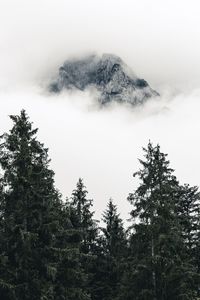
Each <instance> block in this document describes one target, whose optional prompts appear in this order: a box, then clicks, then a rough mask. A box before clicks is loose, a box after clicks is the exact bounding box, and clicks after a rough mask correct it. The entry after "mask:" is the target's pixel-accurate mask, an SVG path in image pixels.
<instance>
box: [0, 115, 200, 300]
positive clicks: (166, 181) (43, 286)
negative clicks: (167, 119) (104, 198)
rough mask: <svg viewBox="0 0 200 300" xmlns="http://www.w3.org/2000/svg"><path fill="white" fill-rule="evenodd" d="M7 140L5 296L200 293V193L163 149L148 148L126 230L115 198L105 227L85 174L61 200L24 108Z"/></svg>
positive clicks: (147, 299) (147, 297)
mask: <svg viewBox="0 0 200 300" xmlns="http://www.w3.org/2000/svg"><path fill="white" fill-rule="evenodd" d="M10 118H11V120H12V121H13V127H12V128H11V130H10V131H9V132H8V133H4V134H3V135H1V136H0V170H1V172H0V174H1V176H0V299H1V300H4V299H5V300H30V299H31V300H179V299H180V300H190V299H200V192H199V190H198V187H197V186H190V185H188V184H185V185H181V184H180V183H179V181H178V179H177V178H176V176H175V175H174V170H173V169H172V168H171V167H170V162H169V160H168V158H167V155H166V154H165V153H162V152H161V149H160V146H159V145H156V146H154V145H153V144H152V143H151V142H149V144H148V145H147V147H146V148H144V149H143V153H144V156H143V158H142V159H140V160H139V162H140V169H139V170H138V171H137V172H136V173H134V175H133V176H134V177H137V178H138V179H139V184H138V187H137V189H136V190H135V191H133V192H132V193H130V194H129V195H128V201H129V202H130V203H131V205H132V210H131V212H130V215H131V218H130V226H129V227H128V229H127V228H124V225H123V220H122V219H121V218H120V214H119V213H118V210H117V206H116V205H115V204H114V202H113V201H112V200H111V199H110V200H109V201H108V205H107V208H106V209H105V211H104V213H103V216H102V221H103V224H104V226H103V225H102V226H100V225H99V224H100V223H99V221H98V220H96V219H95V217H94V211H93V209H92V206H93V201H92V200H91V199H88V196H87V193H88V192H87V189H86V187H85V186H84V183H83V180H82V179H79V180H78V183H77V186H76V187H75V189H74V191H73V192H72V195H71V197H70V198H69V199H66V200H65V201H63V199H62V196H61V194H60V193H59V191H58V190H57V189H56V187H55V183H54V172H53V171H52V170H51V169H50V167H49V163H50V159H49V157H48V149H47V148H45V147H44V145H43V144H42V143H40V142H39V141H38V140H37V129H34V128H33V124H32V123H31V122H30V121H29V118H28V116H27V114H26V112H25V111H24V110H22V111H21V113H20V114H19V115H17V116H14V115H12V116H10Z"/></svg>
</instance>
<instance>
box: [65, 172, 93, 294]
mask: <svg viewBox="0 0 200 300" xmlns="http://www.w3.org/2000/svg"><path fill="white" fill-rule="evenodd" d="M87 194H88V192H87V190H86V188H85V186H84V184H83V180H82V179H81V178H79V180H78V182H77V185H76V189H75V190H74V191H73V192H72V197H71V202H70V216H71V220H72V224H73V226H74V228H76V230H78V231H79V233H80V236H81V243H80V253H81V256H80V261H81V264H82V266H83V268H84V272H85V274H87V276H86V277H85V280H86V287H87V291H88V293H89V294H90V295H91V297H92V298H93V282H94V276H95V273H96V269H95V263H96V248H97V237H98V227H97V221H96V220H94V218H93V216H94V212H93V211H92V206H93V201H92V200H91V199H88V198H87Z"/></svg>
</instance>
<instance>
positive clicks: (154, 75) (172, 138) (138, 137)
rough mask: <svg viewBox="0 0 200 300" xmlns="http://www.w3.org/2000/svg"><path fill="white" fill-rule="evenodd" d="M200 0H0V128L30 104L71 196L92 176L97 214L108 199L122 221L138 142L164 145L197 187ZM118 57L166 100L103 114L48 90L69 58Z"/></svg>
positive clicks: (83, 96)
mask: <svg viewBox="0 0 200 300" xmlns="http://www.w3.org/2000/svg"><path fill="white" fill-rule="evenodd" d="M199 15H200V2H199V0H196V1H195V0H190V1H189V0H188V1H183V0H173V1H171V0H168V1H164V0H163V1H162V0H152V1H149V0H140V1H138V0H137V1H135V0H130V1H129V0H123V1H121V0H118V1H117V0H101V1H97V0H84V1H81V0H79V1H77V0H72V1H69V0H65V1H64V0H63V1H61V0H54V1H53V0H40V1H39V0H34V1H33V0H29V1H27V0H24V1H20V0H18V1H15V0H13V1H11V0H5V1H4V0H0V101H1V108H0V130H1V132H3V131H5V130H7V129H8V128H10V126H11V122H10V121H9V118H8V117H7V116H8V115H9V114H18V113H19V111H20V110H21V109H22V108H25V109H26V110H27V112H28V114H29V115H30V117H31V120H32V121H34V124H35V126H36V127H39V129H40V130H39V138H40V140H41V141H43V142H45V145H46V146H47V147H49V148H50V156H51V158H52V167H53V169H54V170H55V172H56V183H57V186H58V188H59V189H60V190H61V191H62V192H63V194H64V195H65V196H67V195H68V196H69V195H70V193H71V191H72V189H73V188H74V186H75V183H76V181H77V180H78V177H79V176H81V177H83V178H84V180H85V184H86V185H87V187H88V190H89V196H91V197H93V198H94V201H95V203H94V204H95V209H96V211H97V216H98V217H99V215H100V212H101V211H102V209H104V208H105V205H106V202H107V201H108V199H109V197H113V199H114V200H115V202H116V203H117V204H118V205H119V208H120V210H121V211H122V215H123V217H126V216H127V211H128V210H129V209H130V208H129V205H128V203H127V201H126V197H127V195H128V193H129V192H131V191H133V189H134V188H135V187H136V182H134V180H133V178H132V173H133V172H134V171H136V170H137V169H138V167H139V164H138V161H137V158H139V157H141V155H142V151H141V147H142V146H146V144H147V143H148V140H149V139H151V140H152V141H153V142H155V143H157V142H159V143H160V144H161V149H162V150H163V151H164V152H167V153H168V154H169V159H170V160H171V163H172V167H174V168H175V169H176V175H177V176H178V178H179V179H180V180H181V182H189V183H191V184H197V185H198V184H199V183H200V182H199V169H200V161H199V153H200V137H199V132H200V120H199V112H200V18H199ZM93 52H97V53H99V54H101V53H114V54H116V55H119V56H120V57H121V58H122V59H123V60H124V61H125V62H126V63H127V64H128V65H129V66H130V67H131V68H132V69H133V71H134V72H135V73H136V74H137V75H138V76H140V77H142V78H145V79H146V80H147V81H148V82H149V83H150V84H151V86H152V87H153V88H154V89H156V90H158V91H159V92H160V93H161V95H162V97H161V99H160V100H159V102H155V101H151V102H150V103H148V104H147V105H146V106H145V107H144V108H143V109H136V110H135V111H130V110H128V109H126V108H119V107H113V108H112V109H109V110H102V111H98V110H97V109H96V108H95V107H94V105H93V104H92V97H91V95H90V94H89V93H78V92H77V93H75V94H73V95H70V94H67V93H63V94H62V95H60V96H52V97H50V96H49V95H48V94H47V93H46V91H45V89H46V85H47V83H48V82H49V81H50V80H51V78H52V77H54V76H55V74H56V71H57V69H58V67H59V65H61V64H62V62H63V61H64V60H65V59H67V58H68V57H71V56H82V55H84V54H88V53H93Z"/></svg>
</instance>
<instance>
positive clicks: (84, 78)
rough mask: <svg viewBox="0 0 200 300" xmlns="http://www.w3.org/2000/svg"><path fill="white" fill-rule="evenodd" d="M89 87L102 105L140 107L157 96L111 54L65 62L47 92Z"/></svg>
mask: <svg viewBox="0 0 200 300" xmlns="http://www.w3.org/2000/svg"><path fill="white" fill-rule="evenodd" d="M89 87H94V88H96V89H97V90H98V91H99V95H100V96H99V102H100V103H101V104H105V103H108V102H111V101H118V102H128V103H131V104H142V103H143V102H145V101H146V100H147V99H148V98H150V97H155V96H159V94H158V93H157V92H156V91H154V90H153V89H152V88H151V87H150V86H149V85H148V83H147V82H146V81H145V80H144V79H140V78H138V77H136V76H135V75H134V74H133V72H132V71H131V70H130V68H128V66H127V65H126V64H125V63H124V62H123V61H122V60H121V59H120V58H119V57H118V56H115V55H112V54H104V55H102V57H99V56H96V55H92V56H88V57H86V58H84V59H77V60H68V61H66V62H65V63H64V64H63V66H61V67H60V69H59V75H58V78H57V80H56V81H55V82H53V83H52V84H51V85H50V91H51V92H60V91H62V90H63V89H79V90H85V89H87V88H89Z"/></svg>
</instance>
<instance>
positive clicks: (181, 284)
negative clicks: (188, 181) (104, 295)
mask: <svg viewBox="0 0 200 300" xmlns="http://www.w3.org/2000/svg"><path fill="white" fill-rule="evenodd" d="M143 150H144V152H145V155H144V156H145V159H144V160H139V161H140V164H141V166H142V168H141V169H140V170H139V171H138V172H136V173H135V174H134V177H135V176H137V177H139V180H140V185H139V187H138V188H137V189H136V191H135V192H134V193H131V194H129V197H128V200H129V201H130V203H131V204H132V205H133V210H132V212H131V216H132V218H133V219H134V224H133V230H134V231H133V234H132V236H131V248H132V249H131V251H132V264H131V265H130V266H129V271H130V273H129V275H130V276H129V277H127V282H126V283H125V285H126V288H127V289H129V288H130V285H131V283H130V282H129V280H131V281H132V282H134V284H133V285H132V287H133V289H132V297H135V298H136V299H148V300H150V299H156V300H167V299H170V300H175V299H195V296H196V295H195V291H194V290H193V280H194V277H195V271H194V268H193V266H191V265H190V264H189V263H188V261H187V259H186V254H185V253H186V248H185V244H184V239H183V236H182V227H181V224H180V223H179V219H178V216H177V213H176V204H177V198H178V196H179V183H178V181H177V179H176V177H175V176H174V175H173V170H172V169H171V168H170V166H169V161H168V160H167V155H166V154H164V153H162V152H161V151H160V146H159V145H157V146H156V147H153V145H152V144H151V143H149V144H148V147H147V149H143ZM128 278H129V279H128ZM126 296H127V299H131V298H130V294H129V293H127V290H126Z"/></svg>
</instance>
